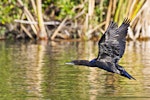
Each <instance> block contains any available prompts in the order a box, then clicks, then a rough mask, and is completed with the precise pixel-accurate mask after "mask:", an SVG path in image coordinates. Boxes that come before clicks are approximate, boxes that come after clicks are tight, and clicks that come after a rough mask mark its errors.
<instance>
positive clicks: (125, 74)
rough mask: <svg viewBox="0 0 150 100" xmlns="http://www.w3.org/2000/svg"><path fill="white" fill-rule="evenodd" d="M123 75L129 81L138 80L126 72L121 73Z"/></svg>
mask: <svg viewBox="0 0 150 100" xmlns="http://www.w3.org/2000/svg"><path fill="white" fill-rule="evenodd" d="M121 75H122V76H124V77H127V78H128V79H134V80H136V79H135V78H134V77H132V76H131V75H130V74H129V73H128V72H126V71H125V70H122V71H121Z"/></svg>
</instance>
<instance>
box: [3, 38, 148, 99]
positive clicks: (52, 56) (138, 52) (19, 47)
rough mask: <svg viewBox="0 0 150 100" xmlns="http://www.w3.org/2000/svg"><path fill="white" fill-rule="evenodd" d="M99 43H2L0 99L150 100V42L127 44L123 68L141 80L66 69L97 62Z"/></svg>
mask: <svg viewBox="0 0 150 100" xmlns="http://www.w3.org/2000/svg"><path fill="white" fill-rule="evenodd" d="M97 52H98V47H97V42H92V41H88V42H50V43H48V44H47V45H40V44H30V43H28V44H23V43H17V44H12V43H6V42H3V41H1V42H0V55H1V57H0V68H1V70H0V98H1V99H4V100H7V99H10V100H11V99H18V100H22V99H29V100H31V99H32V100H36V99H37V100H39V99H42V100H59V99H60V100H68V99H71V100H100V99H102V100H106V99H109V100H110V99H111V100H116V99H117V100H120V99H123V100H131V99H136V100H149V99H150V80H149V79H150V56H149V55H150V41H147V42H138V41H136V42H133V41H130V42H128V43H127V47H126V51H125V54H124V56H123V58H122V59H121V60H120V62H119V63H120V64H121V65H122V66H124V68H125V69H126V70H127V71H128V72H129V73H130V74H131V75H132V76H134V77H135V78H136V79H137V80H136V81H135V80H128V79H127V78H124V77H122V76H119V75H117V74H112V73H109V72H106V71H104V70H101V69H98V68H90V67H85V66H70V65H65V63H66V62H69V61H71V60H74V59H88V60H90V59H93V58H94V57H96V56H97Z"/></svg>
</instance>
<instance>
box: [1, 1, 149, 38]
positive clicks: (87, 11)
mask: <svg viewBox="0 0 150 100" xmlns="http://www.w3.org/2000/svg"><path fill="white" fill-rule="evenodd" d="M145 1H146V0H43V1H42V0H35V1H34V0H29V1H26V0H9V1H8V0H3V1H2V2H1V3H0V9H1V12H0V15H1V16H0V25H1V26H5V27H6V29H7V30H10V29H11V31H12V30H13V31H14V30H15V32H18V33H19V34H23V35H20V36H17V37H23V36H24V37H28V38H31V39H35V38H39V39H43V38H44V39H46V38H49V39H55V38H63V39H67V38H83V39H91V38H92V37H97V36H99V33H103V32H104V30H106V28H107V26H108V25H109V22H110V20H112V19H114V20H115V21H116V22H118V23H119V24H120V23H121V22H122V20H123V19H124V18H126V17H128V18H130V19H131V20H133V19H134V18H135V17H137V13H138V12H139V10H140V9H141V8H142V6H143V5H144V3H145ZM41 4H42V5H41ZM41 8H42V11H40V10H39V9H41ZM16 19H17V21H16ZM58 20H59V21H60V23H59V24H55V22H57V21H58ZM24 21H25V22H24ZM12 22H15V24H17V25H16V27H14V28H13V29H12V28H10V25H11V24H12ZM36 22H37V23H38V24H33V23H36ZM45 22H48V24H46V25H43V24H44V23H45ZM51 22H54V23H51ZM61 22H63V23H62V24H61ZM44 26H45V27H44ZM51 26H52V27H51ZM56 26H59V27H56ZM18 27H19V28H18ZM133 30H134V29H133ZM45 32H46V34H47V35H45ZM0 34H2V32H1V31H0Z"/></svg>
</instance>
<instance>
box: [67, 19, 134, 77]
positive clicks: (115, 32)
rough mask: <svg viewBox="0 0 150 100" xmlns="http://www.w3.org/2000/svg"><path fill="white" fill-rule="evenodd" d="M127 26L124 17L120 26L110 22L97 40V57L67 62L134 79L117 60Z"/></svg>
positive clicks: (121, 53) (120, 55) (122, 49)
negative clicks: (89, 59)
mask: <svg viewBox="0 0 150 100" xmlns="http://www.w3.org/2000/svg"><path fill="white" fill-rule="evenodd" d="M129 26H130V20H129V19H124V21H123V23H122V24H121V26H120V27H118V25H117V24H116V23H115V22H113V21H112V22H110V24H109V26H108V28H107V30H106V32H105V33H104V34H103V36H102V37H101V39H100V40H99V42H98V46H99V52H98V56H97V58H95V59H93V60H91V61H88V60H74V61H72V62H70V63H67V64H74V65H84V66H90V67H98V68H101V69H104V70H106V71H108V72H112V73H117V74H120V75H122V76H124V77H127V78H128V79H135V78H133V77H132V76H131V75H130V74H128V73H127V72H126V71H125V69H124V68H123V67H122V66H120V65H119V64H118V61H119V60H120V58H122V56H123V54H124V51H125V46H126V36H127V31H128V27H129Z"/></svg>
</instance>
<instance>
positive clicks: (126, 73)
mask: <svg viewBox="0 0 150 100" xmlns="http://www.w3.org/2000/svg"><path fill="white" fill-rule="evenodd" d="M117 68H118V70H119V71H120V74H121V75H122V76H124V77H127V78H128V79H134V80H136V79H135V78H134V77H132V76H131V75H130V74H129V73H128V72H126V71H125V69H124V68H123V67H122V66H120V65H118V64H117Z"/></svg>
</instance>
